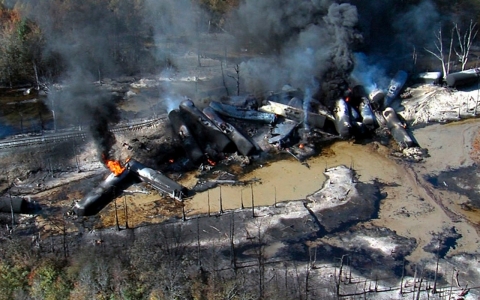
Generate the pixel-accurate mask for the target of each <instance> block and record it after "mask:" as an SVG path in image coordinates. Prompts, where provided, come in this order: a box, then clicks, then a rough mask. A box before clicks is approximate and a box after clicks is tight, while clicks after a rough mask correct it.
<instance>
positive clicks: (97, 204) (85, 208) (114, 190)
mask: <svg viewBox="0 0 480 300" xmlns="http://www.w3.org/2000/svg"><path fill="white" fill-rule="evenodd" d="M129 175H130V171H129V170H128V169H125V170H124V171H123V172H122V173H121V174H120V175H118V176H115V174H113V173H111V174H110V175H108V177H107V178H106V179H105V180H104V181H103V182H102V183H101V184H100V185H99V186H98V187H97V188H95V189H94V190H93V191H91V192H90V193H88V194H87V195H86V196H85V197H84V198H83V199H82V200H81V201H79V202H77V203H76V204H75V207H74V208H73V211H74V212H75V214H76V215H77V216H92V215H95V214H97V213H98V212H100V211H101V210H102V209H103V208H104V207H105V206H107V204H108V203H110V202H111V201H112V200H113V199H115V198H116V197H118V196H119V195H120V194H121V193H122V192H123V190H124V189H125V188H126V187H127V184H128V182H129V177H130V176H129Z"/></svg>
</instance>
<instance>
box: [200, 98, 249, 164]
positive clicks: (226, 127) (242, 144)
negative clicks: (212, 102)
mask: <svg viewBox="0 0 480 300" xmlns="http://www.w3.org/2000/svg"><path fill="white" fill-rule="evenodd" d="M203 113H204V114H205V115H206V116H207V117H208V118H209V119H210V120H212V122H213V123H215V125H217V127H218V128H220V129H221V130H222V131H223V133H225V134H226V135H227V136H228V137H229V138H230V139H231V140H232V141H233V143H234V144H235V146H237V149H238V151H239V152H240V153H241V154H242V155H250V154H252V153H253V151H255V149H256V147H255V146H254V145H253V144H252V142H250V141H249V140H248V139H247V138H246V137H245V136H244V135H243V134H241V133H240V131H238V129H237V128H235V126H233V125H231V124H230V123H227V122H225V121H224V120H222V118H220V116H219V115H218V114H217V113H216V112H215V110H214V109H213V108H211V107H209V106H208V107H205V108H204V109H203Z"/></svg>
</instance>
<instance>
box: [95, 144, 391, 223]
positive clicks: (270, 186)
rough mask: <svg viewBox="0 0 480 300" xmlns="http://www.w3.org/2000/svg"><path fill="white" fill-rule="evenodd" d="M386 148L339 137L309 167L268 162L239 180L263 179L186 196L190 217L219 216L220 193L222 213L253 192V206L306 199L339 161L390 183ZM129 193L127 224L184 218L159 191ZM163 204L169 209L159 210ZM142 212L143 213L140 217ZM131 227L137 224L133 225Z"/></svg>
mask: <svg viewBox="0 0 480 300" xmlns="http://www.w3.org/2000/svg"><path fill="white" fill-rule="evenodd" d="M386 151H387V148H385V147H383V146H377V144H376V143H373V144H368V145H361V144H354V143H351V142H347V141H339V142H336V143H334V144H332V145H330V146H328V147H326V148H325V149H323V151H322V152H321V153H320V154H319V155H318V156H315V157H311V158H309V159H308V160H307V163H308V165H309V168H308V167H307V166H305V165H303V164H301V163H300V162H298V161H297V160H295V159H294V158H293V157H291V158H288V159H284V160H280V161H275V162H271V163H266V164H264V165H262V167H259V168H257V169H255V170H253V171H252V172H249V173H248V174H245V175H243V176H240V177H239V178H238V179H239V180H240V181H249V180H253V179H258V180H259V182H255V183H253V184H252V185H244V186H230V185H223V186H218V187H216V188H213V189H210V190H208V191H205V192H201V193H197V194H195V195H194V196H193V197H192V198H190V199H186V200H185V212H186V214H187V215H188V216H191V215H195V214H207V213H208V212H210V213H211V214H216V213H218V212H219V211H220V197H221V199H222V209H223V210H224V211H225V210H231V209H239V208H241V207H242V201H243V206H244V207H245V208H248V207H251V206H252V194H253V200H254V205H255V206H266V205H273V204H275V202H277V203H278V202H282V201H289V200H299V199H305V198H306V196H307V195H309V194H312V193H314V192H316V191H318V190H319V189H321V188H322V186H323V184H324V182H325V179H326V178H325V175H324V174H323V173H324V171H325V168H330V167H334V166H338V165H346V166H351V167H353V168H354V169H355V170H356V172H357V175H358V176H359V179H360V180H361V181H363V182H369V181H371V180H373V179H376V178H379V179H380V180H381V181H385V182H391V181H392V178H396V177H398V176H399V174H398V171H397V168H396V163H395V162H394V161H391V160H390V159H388V158H386V156H385V153H387V152H386ZM380 170H381V171H380ZM196 175H198V174H196V172H192V173H190V174H187V175H186V176H184V178H182V179H181V180H180V181H179V183H181V184H182V185H184V186H186V187H188V188H192V187H193V186H194V185H195V184H196V183H197V180H198V178H196ZM126 197H127V199H128V201H127V203H128V204H127V205H128V206H129V207H131V208H130V211H132V212H133V210H135V214H136V216H135V218H132V217H131V214H129V220H130V221H129V223H132V222H135V223H137V224H139V223H142V222H155V221H161V220H163V219H164V217H165V216H159V215H158V213H160V214H162V213H163V214H170V215H171V213H173V214H174V215H177V216H181V208H179V207H178V206H175V205H173V203H170V202H168V200H167V202H168V203H165V201H163V200H161V199H162V197H161V196H159V195H158V193H156V192H152V193H150V194H148V195H145V194H134V195H129V196H126ZM120 198H122V197H120ZM120 198H119V199H118V200H117V202H118V203H117V205H118V207H117V209H120V210H121V209H122V207H123V200H121V199H120ZM165 205H166V206H167V207H168V209H167V211H166V210H164V209H162V208H161V206H165ZM159 206H160V207H159ZM167 207H164V208H167ZM107 211H108V212H107ZM138 213H140V215H141V216H143V217H141V216H140V215H137V214H138ZM101 215H102V223H103V226H107V227H108V225H113V224H114V223H112V222H113V221H114V220H115V219H114V211H113V206H112V205H111V204H110V205H109V206H107V207H106V209H105V210H104V211H102V212H101ZM120 215H121V216H119V217H120V218H121V219H122V220H123V213H121V214H120ZM135 220H136V221H135ZM121 222H122V221H121ZM130 225H133V223H132V224H130Z"/></svg>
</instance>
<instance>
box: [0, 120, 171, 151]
mask: <svg viewBox="0 0 480 300" xmlns="http://www.w3.org/2000/svg"><path fill="white" fill-rule="evenodd" d="M163 119H164V118H158V119H154V120H148V121H143V122H139V123H134V124H129V125H120V126H116V127H114V128H112V129H111V130H110V131H111V132H113V133H122V132H127V131H139V130H142V129H144V128H146V127H154V128H155V127H157V126H158V124H159V123H160V122H161V121H162V120H163ZM88 136H89V133H88V132H87V131H69V132H63V133H48V134H45V135H41V136H34V137H19V138H13V139H8V140H3V141H0V151H2V150H9V149H12V148H17V147H28V146H39V145H44V144H48V143H58V142H62V141H66V140H72V139H82V140H85V139H87V137H88Z"/></svg>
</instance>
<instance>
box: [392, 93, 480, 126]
mask: <svg viewBox="0 0 480 300" xmlns="http://www.w3.org/2000/svg"><path fill="white" fill-rule="evenodd" d="M411 94H412V97H411V98H408V99H404V100H403V101H402V102H401V106H403V111H400V110H401V109H397V111H398V113H399V114H400V115H401V116H402V117H403V118H404V119H405V120H406V121H408V122H411V124H412V125H416V124H426V123H430V122H448V121H458V120H460V119H464V118H471V117H475V116H476V114H478V112H479V109H478V100H479V96H480V95H479V91H478V90H471V91H454V90H452V89H448V88H444V87H439V86H434V85H421V86H418V87H416V88H414V89H412V90H411Z"/></svg>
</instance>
